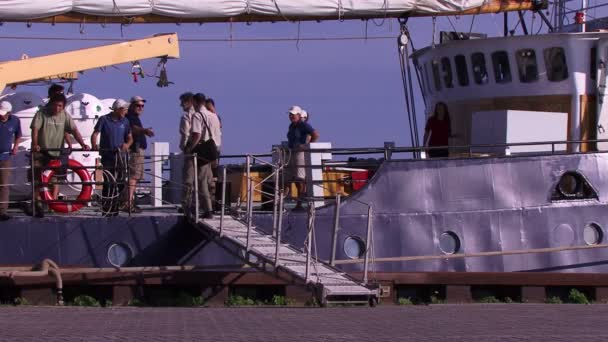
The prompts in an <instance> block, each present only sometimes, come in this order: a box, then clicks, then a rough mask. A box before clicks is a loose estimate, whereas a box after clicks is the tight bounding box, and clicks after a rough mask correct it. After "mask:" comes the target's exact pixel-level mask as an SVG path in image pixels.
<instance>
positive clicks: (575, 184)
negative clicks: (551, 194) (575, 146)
mask: <svg viewBox="0 0 608 342" xmlns="http://www.w3.org/2000/svg"><path fill="white" fill-rule="evenodd" d="M581 187H582V179H580V177H578V174H576V173H574V172H566V173H564V174H563V175H562V177H561V178H560V179H559V183H558V184H557V189H558V190H559V192H560V193H561V194H562V195H564V196H565V197H572V196H576V195H577V194H579V193H580V192H581Z"/></svg>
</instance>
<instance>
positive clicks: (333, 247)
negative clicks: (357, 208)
mask: <svg viewBox="0 0 608 342" xmlns="http://www.w3.org/2000/svg"><path fill="white" fill-rule="evenodd" d="M340 201H341V196H340V194H339V193H338V194H336V208H335V209H334V230H333V233H332V235H331V257H330V259H329V264H330V265H331V266H336V243H337V240H338V230H339V229H340Z"/></svg>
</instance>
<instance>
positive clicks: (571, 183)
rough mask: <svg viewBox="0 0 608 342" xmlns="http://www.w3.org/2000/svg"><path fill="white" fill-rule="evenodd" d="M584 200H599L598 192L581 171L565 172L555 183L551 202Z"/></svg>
mask: <svg viewBox="0 0 608 342" xmlns="http://www.w3.org/2000/svg"><path fill="white" fill-rule="evenodd" d="M583 199H595V200H597V199H598V195H597V191H595V189H594V188H593V187H592V186H591V183H589V180H588V179H587V178H585V176H584V175H583V174H582V173H580V172H579V171H566V172H564V173H563V174H562V175H561V176H560V177H559V179H558V180H557V182H556V183H555V185H554V187H553V190H552V193H551V200H553V201H572V200H583Z"/></svg>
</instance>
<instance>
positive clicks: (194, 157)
mask: <svg viewBox="0 0 608 342" xmlns="http://www.w3.org/2000/svg"><path fill="white" fill-rule="evenodd" d="M192 158H193V163H194V222H198V214H199V212H198V210H199V209H198V206H199V203H198V161H197V159H198V158H197V157H196V153H194V154H193V155H192Z"/></svg>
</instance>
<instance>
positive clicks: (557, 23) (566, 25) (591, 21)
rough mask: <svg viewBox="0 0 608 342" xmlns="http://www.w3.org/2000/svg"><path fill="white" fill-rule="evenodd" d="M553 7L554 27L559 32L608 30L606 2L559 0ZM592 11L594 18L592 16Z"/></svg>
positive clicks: (607, 6)
mask: <svg viewBox="0 0 608 342" xmlns="http://www.w3.org/2000/svg"><path fill="white" fill-rule="evenodd" d="M553 6H554V7H553V13H554V15H553V23H554V25H553V27H555V28H556V31H558V32H590V31H596V30H600V29H608V2H606V1H589V0H558V1H556V2H555V3H554V5H553ZM592 10H593V13H594V15H593V16H592V15H590V12H591V11H592ZM596 14H597V16H596Z"/></svg>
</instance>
